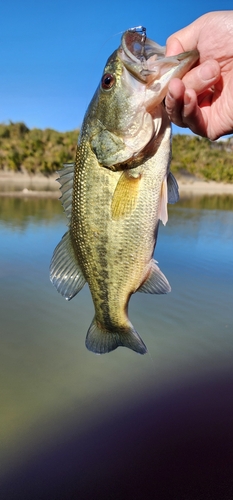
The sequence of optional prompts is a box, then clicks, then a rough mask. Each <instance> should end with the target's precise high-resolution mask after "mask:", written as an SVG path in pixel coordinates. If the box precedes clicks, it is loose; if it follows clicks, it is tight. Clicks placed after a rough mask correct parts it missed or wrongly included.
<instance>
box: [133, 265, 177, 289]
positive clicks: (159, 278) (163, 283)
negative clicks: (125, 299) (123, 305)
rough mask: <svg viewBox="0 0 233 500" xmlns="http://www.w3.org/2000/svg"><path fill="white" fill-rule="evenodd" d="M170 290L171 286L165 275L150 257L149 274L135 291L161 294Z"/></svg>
mask: <svg viewBox="0 0 233 500" xmlns="http://www.w3.org/2000/svg"><path fill="white" fill-rule="evenodd" d="M170 291H171V287H170V285H169V282H168V280H167V278H166V276H164V274H163V273H162V271H161V270H160V269H159V267H158V266H157V263H156V261H155V260H154V259H152V260H151V267H150V272H149V275H148V277H147V279H146V280H145V281H144V283H143V284H142V285H141V286H140V288H138V290H137V292H144V293H157V294H162V293H168V292H170Z"/></svg>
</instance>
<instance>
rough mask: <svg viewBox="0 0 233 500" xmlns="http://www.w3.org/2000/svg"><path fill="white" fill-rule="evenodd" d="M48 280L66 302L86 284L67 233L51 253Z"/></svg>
mask: <svg viewBox="0 0 233 500" xmlns="http://www.w3.org/2000/svg"><path fill="white" fill-rule="evenodd" d="M50 280H51V282H52V283H53V285H54V286H55V287H56V289H57V291H58V292H59V293H61V295H63V296H64V297H65V298H66V299H67V300H70V299H72V298H73V297H74V296H75V295H76V294H77V293H78V292H79V291H80V290H81V289H82V287H83V286H84V285H85V283H86V280H85V278H84V276H83V273H82V271H81V269H80V267H79V265H78V262H77V258H76V256H75V253H74V249H73V245H72V241H71V237H70V232H69V231H67V233H65V234H64V236H63V238H62V239H61V241H60V243H58V245H57V246H56V248H55V250H54V252H53V257H52V260H51V264H50Z"/></svg>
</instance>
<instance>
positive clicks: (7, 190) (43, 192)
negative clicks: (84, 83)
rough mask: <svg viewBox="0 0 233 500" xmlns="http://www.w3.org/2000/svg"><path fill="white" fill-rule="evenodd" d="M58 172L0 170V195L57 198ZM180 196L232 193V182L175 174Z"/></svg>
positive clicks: (58, 194) (58, 191)
mask: <svg viewBox="0 0 233 500" xmlns="http://www.w3.org/2000/svg"><path fill="white" fill-rule="evenodd" d="M57 178H58V174H53V175H52V176H49V177H46V176H44V175H41V174H33V175H30V174H28V173H19V172H17V173H15V172H0V196H4V197H5V196H11V197H17V198H18V197H20V198H21V197H30V198H32V197H38V198H55V199H56V198H57V199H58V198H59V197H60V196H61V192H60V189H59V186H60V184H59V182H57V181H56V179H57ZM176 180H177V182H178V185H179V193H180V197H181V198H182V197H187V196H188V197H189V196H190V197H191V196H203V195H209V196H211V195H225V194H231V195H233V183H232V184H225V183H223V182H215V181H205V180H202V179H198V178H196V177H193V176H191V175H188V174H187V175H182V176H180V175H176Z"/></svg>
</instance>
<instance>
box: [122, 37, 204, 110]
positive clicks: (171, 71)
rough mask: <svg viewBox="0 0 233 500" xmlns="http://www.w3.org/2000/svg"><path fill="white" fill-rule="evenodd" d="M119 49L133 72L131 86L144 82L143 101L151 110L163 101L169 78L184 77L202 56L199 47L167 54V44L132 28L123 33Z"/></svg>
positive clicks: (125, 63)
mask: <svg viewBox="0 0 233 500" xmlns="http://www.w3.org/2000/svg"><path fill="white" fill-rule="evenodd" d="M142 30H145V28H143V29H142ZM118 52H119V57H120V58H121V60H122V63H123V65H124V67H125V68H126V70H127V71H128V73H129V75H130V76H131V85H132V87H133V86H135V82H133V81H132V80H138V81H139V82H141V84H143V85H144V86H145V98H144V105H145V106H146V109H147V111H149V112H150V111H151V109H152V107H155V106H157V105H158V104H160V103H161V102H162V101H163V99H164V97H165V95H166V93H167V89H168V84H169V82H170V80H171V79H172V78H182V77H183V76H184V75H185V73H187V71H189V69H190V68H191V67H192V66H193V65H194V64H195V63H196V61H197V60H198V58H199V52H198V50H192V51H188V52H183V53H181V54H178V55H176V56H171V57H165V47H162V46H160V45H158V44H157V43H155V42H154V41H153V40H150V39H149V38H147V37H146V35H145V31H142V33H140V32H135V31H134V30H133V29H131V30H128V31H126V32H125V33H124V34H123V36H122V41H121V46H120V48H119V51H118ZM130 76H129V77H128V79H129V78H130Z"/></svg>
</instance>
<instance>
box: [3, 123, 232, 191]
mask: <svg viewBox="0 0 233 500" xmlns="http://www.w3.org/2000/svg"><path fill="white" fill-rule="evenodd" d="M78 134H79V131H78V130H73V131H70V132H64V133H62V132H57V131H55V130H52V129H45V130H41V129H37V128H34V129H29V128H28V127H27V126H26V125H25V124H24V123H10V124H9V125H5V124H0V170H5V171H6V170H7V171H12V172H28V173H29V174H38V173H41V174H43V175H51V174H53V173H54V172H56V171H57V170H59V169H60V168H61V167H62V164H63V163H65V162H70V161H74V159H75V151H76V144H77V138H78ZM171 168H172V171H173V172H175V173H179V174H181V175H182V174H187V173H189V174H191V175H194V176H195V177H197V178H200V179H207V180H213V181H217V182H228V183H229V182H230V183H233V138H230V139H227V140H224V141H217V142H211V141H209V140H208V139H203V138H200V137H198V136H192V135H175V136H174V137H173V142H172V165H171Z"/></svg>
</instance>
